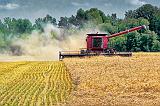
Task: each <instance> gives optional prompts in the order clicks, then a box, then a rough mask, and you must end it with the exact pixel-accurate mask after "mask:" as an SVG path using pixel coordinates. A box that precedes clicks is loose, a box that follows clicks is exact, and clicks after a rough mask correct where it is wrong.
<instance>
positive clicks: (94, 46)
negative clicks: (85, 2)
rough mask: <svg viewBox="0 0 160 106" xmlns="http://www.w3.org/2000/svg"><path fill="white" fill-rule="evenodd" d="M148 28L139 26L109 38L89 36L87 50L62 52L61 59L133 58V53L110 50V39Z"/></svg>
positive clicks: (104, 35) (96, 35)
mask: <svg viewBox="0 0 160 106" xmlns="http://www.w3.org/2000/svg"><path fill="white" fill-rule="evenodd" d="M145 28H146V26H145V25H143V26H138V27H134V28H131V29H128V30H125V31H122V32H119V33H115V34H112V35H110V36H107V34H98V33H96V34H87V35H88V36H87V38H86V44H87V45H86V46H87V48H83V49H81V50H80V51H60V52H59V59H60V60H62V59H63V58H66V57H84V56H97V55H105V56H113V55H119V56H128V57H129V56H132V53H131V52H117V51H116V50H115V49H113V48H108V42H109V39H110V38H113V37H116V36H120V35H123V34H127V33H129V32H133V31H136V30H141V29H145Z"/></svg>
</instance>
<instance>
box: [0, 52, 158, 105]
mask: <svg viewBox="0 0 160 106" xmlns="http://www.w3.org/2000/svg"><path fill="white" fill-rule="evenodd" d="M53 105H59V106H88V105H94V106H102V105H105V106H153V105H157V106H159V105H160V53H134V54H133V56H132V57H119V56H114V57H104V56H97V57H86V58H65V59H64V60H63V61H30V62H29V61H28V62H26V61H24V62H0V106H53Z"/></svg>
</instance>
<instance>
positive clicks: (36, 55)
mask: <svg viewBox="0 0 160 106" xmlns="http://www.w3.org/2000/svg"><path fill="white" fill-rule="evenodd" d="M43 30H44V32H39V31H36V30H35V31H33V32H32V34H31V35H29V36H28V37H27V38H26V39H18V38H17V39H15V41H14V42H13V43H12V45H13V48H15V47H16V48H17V47H18V50H17V49H16V50H13V51H12V55H14V54H20V56H23V57H29V58H27V59H25V60H35V61H37V60H44V61H50V60H58V58H59V51H74V50H79V49H80V48H86V40H85V39H86V34H87V33H96V32H97V31H98V30H95V29H90V28H85V29H81V30H78V29H76V30H65V29H62V28H57V27H55V26H53V25H51V24H47V25H46V27H44V29H43ZM21 60H23V58H22V59H21Z"/></svg>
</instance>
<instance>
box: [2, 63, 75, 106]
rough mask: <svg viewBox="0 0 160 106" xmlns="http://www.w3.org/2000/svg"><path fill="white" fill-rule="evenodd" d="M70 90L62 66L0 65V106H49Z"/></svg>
mask: <svg viewBox="0 0 160 106" xmlns="http://www.w3.org/2000/svg"><path fill="white" fill-rule="evenodd" d="M71 89H72V83H71V78H70V75H69V73H68V71H67V69H66V67H65V65H64V63H63V62H8V63H7V62H6V63H5V62H1V63H0V106H4V105H12V106H52V105H55V104H56V103H59V102H65V100H66V99H67V97H68V95H69V94H70V92H71Z"/></svg>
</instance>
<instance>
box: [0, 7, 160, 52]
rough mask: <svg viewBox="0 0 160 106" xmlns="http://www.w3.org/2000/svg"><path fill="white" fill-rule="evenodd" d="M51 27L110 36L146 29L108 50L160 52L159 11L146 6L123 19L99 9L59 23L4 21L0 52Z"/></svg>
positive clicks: (116, 40)
mask: <svg viewBox="0 0 160 106" xmlns="http://www.w3.org/2000/svg"><path fill="white" fill-rule="evenodd" d="M48 23H50V24H52V25H54V26H57V27H60V28H63V29H65V30H66V31H72V30H80V29H83V28H98V29H99V30H100V31H102V32H106V33H108V35H110V34H113V33H116V32H120V31H122V30H126V29H128V28H132V27H136V26H139V25H147V26H149V29H147V30H141V31H135V32H132V33H128V34H125V35H124V36H121V37H115V38H113V39H111V41H110V44H109V47H112V48H115V49H116V50H117V51H134V52H137V51H144V52H148V51H153V52H156V51H160V8H158V7H156V6H152V5H151V4H145V5H143V6H141V7H139V8H137V9H135V10H129V11H127V12H126V13H125V18H124V19H119V18H117V15H116V14H115V13H114V14H111V15H106V14H105V13H104V12H103V11H101V10H99V9H97V8H91V9H88V10H83V9H79V10H78V11H77V13H76V15H72V16H71V17H60V19H59V21H57V20H56V19H55V18H54V17H52V16H51V15H46V16H45V17H43V18H38V19H36V20H35V22H34V23H32V22H31V21H30V20H29V19H15V18H10V17H7V18H4V19H3V20H0V50H1V51H3V50H6V49H7V50H9V49H10V45H11V42H12V40H13V39H14V38H21V39H26V37H27V36H29V34H31V33H32V31H33V30H38V31H40V32H43V28H44V27H45V25H47V24H48Z"/></svg>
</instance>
